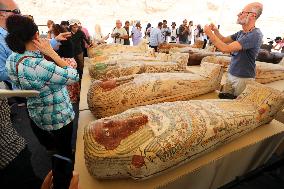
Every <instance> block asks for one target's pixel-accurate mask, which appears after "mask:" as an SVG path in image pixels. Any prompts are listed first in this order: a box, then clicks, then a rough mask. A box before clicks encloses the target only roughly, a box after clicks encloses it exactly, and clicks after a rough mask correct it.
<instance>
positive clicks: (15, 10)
mask: <svg viewBox="0 0 284 189" xmlns="http://www.w3.org/2000/svg"><path fill="white" fill-rule="evenodd" d="M0 11H2V12H12V13H14V14H21V11H20V9H14V10H0Z"/></svg>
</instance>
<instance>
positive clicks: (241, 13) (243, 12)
mask: <svg viewBox="0 0 284 189" xmlns="http://www.w3.org/2000/svg"><path fill="white" fill-rule="evenodd" d="M245 13H247V14H250V13H253V14H256V13H255V12H247V11H242V12H240V13H239V15H243V14H245Z"/></svg>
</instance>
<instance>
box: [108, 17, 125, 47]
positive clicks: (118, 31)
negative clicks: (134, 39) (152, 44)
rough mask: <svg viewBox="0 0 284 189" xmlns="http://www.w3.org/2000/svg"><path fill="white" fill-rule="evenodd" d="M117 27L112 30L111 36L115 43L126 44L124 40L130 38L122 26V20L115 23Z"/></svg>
mask: <svg viewBox="0 0 284 189" xmlns="http://www.w3.org/2000/svg"><path fill="white" fill-rule="evenodd" d="M115 25H116V26H115V28H114V29H113V31H112V34H111V37H112V38H113V43H117V44H121V45H123V44H124V40H125V39H128V38H129V37H128V35H127V32H126V30H125V28H123V27H122V23H121V21H120V20H117V21H116V23H115Z"/></svg>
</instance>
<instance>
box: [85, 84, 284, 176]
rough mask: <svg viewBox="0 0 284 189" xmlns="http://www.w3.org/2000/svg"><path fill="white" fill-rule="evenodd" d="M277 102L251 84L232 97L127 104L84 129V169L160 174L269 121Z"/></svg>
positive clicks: (280, 100) (279, 96) (276, 96)
mask: <svg viewBox="0 0 284 189" xmlns="http://www.w3.org/2000/svg"><path fill="white" fill-rule="evenodd" d="M283 104H284V95H283V93H281V92H279V91H277V90H274V89H271V88H268V87H265V86H263V85H261V84H257V83H253V84H249V85H247V87H246V89H245V91H244V92H243V93H242V94H241V95H240V96H239V97H238V98H237V99H236V100H219V99H218V100H191V101H178V102H167V103H161V104H155V105H148V106H141V107H137V108H133V109H130V110H127V111H125V112H123V113H121V114H118V115H114V116H111V117H107V118H104V119H100V120H97V121H94V122H91V123H90V124H89V125H88V126H87V127H86V128H85V133H84V153H85V160H86V167H87V169H88V171H89V173H90V174H91V175H93V176H94V177H96V178H101V179H113V178H127V177H131V178H133V179H147V178H150V177H153V176H155V175H158V174H164V173H165V172H166V171H168V170H171V169H174V168H176V167H178V166H181V165H182V164H184V163H187V162H189V161H191V160H193V159H195V158H197V157H199V156H201V155H203V154H205V153H207V152H209V151H213V150H215V149H216V148H217V147H218V146H220V145H223V144H224V143H228V142H229V141H231V140H233V139H235V138H238V137H240V136H241V135H244V134H246V133H247V132H249V131H251V130H253V129H254V128H256V127H258V126H260V125H263V124H266V123H269V122H270V121H271V120H272V119H273V117H274V116H275V114H276V113H277V112H278V111H279V110H282V109H283Z"/></svg>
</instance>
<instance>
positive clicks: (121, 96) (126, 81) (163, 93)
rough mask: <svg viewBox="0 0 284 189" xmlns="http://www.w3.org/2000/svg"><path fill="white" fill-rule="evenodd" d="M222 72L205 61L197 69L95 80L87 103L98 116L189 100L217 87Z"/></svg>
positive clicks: (218, 66)
mask: <svg viewBox="0 0 284 189" xmlns="http://www.w3.org/2000/svg"><path fill="white" fill-rule="evenodd" d="M222 75H223V70H222V68H221V66H220V65H217V64H212V63H204V64H202V66H201V70H200V72H198V73H144V74H136V75H130V76H126V77H120V78H116V79H110V80H103V81H101V80H96V81H94V82H93V83H92V85H91V86H90V89H89V92H88V105H89V108H90V110H91V111H92V113H93V114H94V115H95V116H96V117H97V118H101V117H106V116H110V115H114V114H117V113H121V112H123V111H125V110H127V109H130V108H133V107H137V106H142V105H148V104H156V103H160V102H172V101H177V100H189V99H191V98H193V97H196V96H199V95H202V94H206V93H209V92H211V91H214V90H217V89H219V87H220V82H221V78H222Z"/></svg>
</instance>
